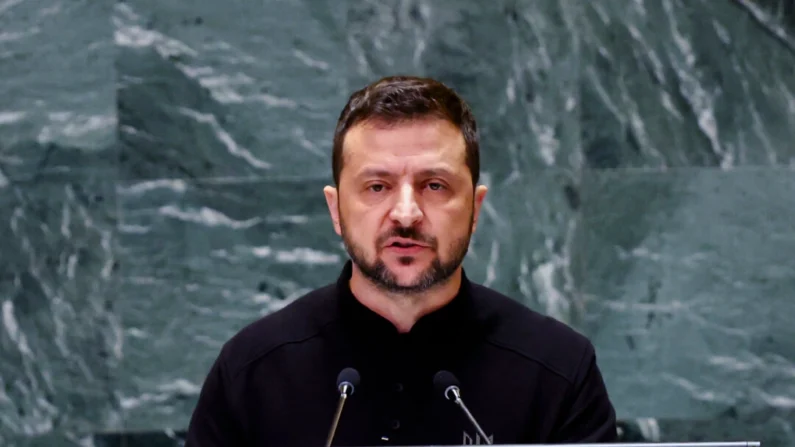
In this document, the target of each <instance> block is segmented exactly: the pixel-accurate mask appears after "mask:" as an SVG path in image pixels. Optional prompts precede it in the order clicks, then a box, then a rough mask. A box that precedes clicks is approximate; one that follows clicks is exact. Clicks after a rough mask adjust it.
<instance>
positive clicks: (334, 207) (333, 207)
mask: <svg viewBox="0 0 795 447" xmlns="http://www.w3.org/2000/svg"><path fill="white" fill-rule="evenodd" d="M323 195H325V196H326V205H328V212H329V215H331V222H332V223H333V224H334V231H336V232H337V234H338V235H340V236H342V229H341V227H340V213H339V209H340V208H339V192H338V191H337V188H335V187H333V186H326V187H325V188H323Z"/></svg>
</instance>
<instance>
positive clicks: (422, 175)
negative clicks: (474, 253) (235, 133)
mask: <svg viewBox="0 0 795 447" xmlns="http://www.w3.org/2000/svg"><path fill="white" fill-rule="evenodd" d="M343 152H344V160H345V162H344V168H343V169H342V173H341V176H340V184H339V189H335V188H332V187H327V188H326V190H325V193H326V199H327V202H328V206H329V211H330V212H331V215H332V219H333V220H334V226H335V229H336V231H337V234H339V235H340V236H341V237H342V239H343V242H344V243H345V247H346V249H347V250H348V253H349V255H350V256H351V259H352V260H353V262H354V264H355V265H356V267H358V269H359V270H360V271H361V272H362V273H363V274H364V276H365V277H367V278H368V279H369V280H370V281H372V282H373V283H374V284H376V285H377V286H379V287H381V288H382V289H384V290H387V291H390V292H393V293H402V294H412V293H417V292H421V291H424V290H427V289H429V288H431V287H433V286H434V285H437V284H440V283H442V282H444V281H445V280H447V279H448V278H449V277H450V276H451V275H452V274H453V273H455V272H456V270H457V269H458V268H459V267H460V265H461V263H462V262H463V260H464V256H465V255H466V253H467V250H468V247H469V241H470V238H471V235H472V233H473V232H474V230H475V227H476V224H477V218H478V215H479V212H480V206H481V203H482V201H483V198H484V197H485V193H486V188H485V186H479V187H478V188H477V189H475V190H474V191H473V185H472V177H471V174H470V172H469V168H468V167H467V165H466V149H465V143H464V138H463V136H462V134H461V132H460V131H459V130H458V128H456V127H455V126H454V125H453V124H451V123H449V122H447V121H444V120H438V119H428V120H422V121H416V122H411V123H403V124H399V125H393V126H379V125H377V124H370V123H367V124H359V125H356V126H354V127H353V128H351V129H350V130H349V131H348V133H347V135H346V137H345V149H344V151H343Z"/></svg>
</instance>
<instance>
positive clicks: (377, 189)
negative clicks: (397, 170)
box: [370, 185, 384, 192]
mask: <svg viewBox="0 0 795 447" xmlns="http://www.w3.org/2000/svg"><path fill="white" fill-rule="evenodd" d="M370 190H371V191H373V192H381V191H383V190H384V185H370Z"/></svg>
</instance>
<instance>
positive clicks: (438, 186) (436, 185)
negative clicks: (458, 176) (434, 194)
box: [428, 182, 444, 191]
mask: <svg viewBox="0 0 795 447" xmlns="http://www.w3.org/2000/svg"><path fill="white" fill-rule="evenodd" d="M428 188H431V189H432V190H433V191H440V190H442V189H444V185H442V184H441V183H436V182H433V183H428Z"/></svg>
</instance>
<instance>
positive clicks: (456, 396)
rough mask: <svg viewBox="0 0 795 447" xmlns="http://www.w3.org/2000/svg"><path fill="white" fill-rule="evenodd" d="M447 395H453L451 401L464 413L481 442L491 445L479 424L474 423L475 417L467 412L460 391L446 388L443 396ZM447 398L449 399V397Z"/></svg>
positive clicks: (454, 388) (451, 387)
mask: <svg viewBox="0 0 795 447" xmlns="http://www.w3.org/2000/svg"><path fill="white" fill-rule="evenodd" d="M447 393H450V394H452V395H453V399H451V400H452V401H453V402H455V404H456V405H458V406H459V407H461V410H463V411H464V414H465V415H466V417H467V418H468V419H469V422H471V423H472V425H473V426H475V430H477V431H478V434H479V435H480V437H481V438H483V442H485V443H486V444H491V440H490V439H489V437H488V436H486V432H484V431H483V429H482V428H480V424H478V421H476V420H475V417H474V416H472V413H470V412H469V408H467V406H466V405H464V400H463V399H461V390H459V389H458V387H457V386H455V385H452V386H449V387H447V389H446V390H445V392H444V394H445V395H447ZM447 398H448V399H450V397H449V396H448V397H447Z"/></svg>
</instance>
